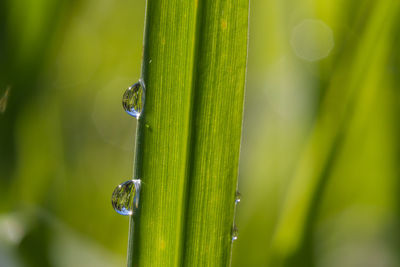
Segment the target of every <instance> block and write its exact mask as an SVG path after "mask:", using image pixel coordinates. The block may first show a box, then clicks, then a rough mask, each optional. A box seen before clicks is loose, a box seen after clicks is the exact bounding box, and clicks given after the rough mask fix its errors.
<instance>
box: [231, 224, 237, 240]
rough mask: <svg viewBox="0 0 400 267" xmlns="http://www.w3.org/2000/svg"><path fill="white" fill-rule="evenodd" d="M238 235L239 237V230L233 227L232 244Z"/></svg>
mask: <svg viewBox="0 0 400 267" xmlns="http://www.w3.org/2000/svg"><path fill="white" fill-rule="evenodd" d="M238 235H239V230H238V228H237V227H236V225H234V226H233V228H232V239H231V240H232V242H233V241H235V240H237V239H238Z"/></svg>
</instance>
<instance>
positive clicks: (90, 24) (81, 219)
mask: <svg viewBox="0 0 400 267" xmlns="http://www.w3.org/2000/svg"><path fill="white" fill-rule="evenodd" d="M144 9H145V3H144V1H138V0H120V1H109V0H81V1H78V0H73V1H72V0H58V1H54V0H35V1H34V0H2V1H0V266H2V267H3V266H6V267H8V266H10V267H14V266H18V267H19V266H44V267H45V266H63V267H64V266H65V267H69V266H71V267H72V266H89V267H90V266H93V267H94V266H96V267H97V266H125V257H126V246H127V233H128V218H125V217H122V216H119V215H117V214H116V213H115V212H114V211H113V209H112V207H111V204H110V197H111V193H112V191H113V189H114V187H115V185H117V184H118V183H120V182H122V181H125V180H127V179H129V178H130V177H131V172H132V159H133V146H134V142H133V141H134V140H133V137H134V129H135V126H136V125H135V121H134V119H132V118H130V117H129V116H128V115H126V114H125V113H124V112H123V110H122V107H121V96H122V93H123V91H124V89H125V88H126V87H127V86H129V85H131V84H132V83H134V82H135V81H137V79H138V78H139V75H140V64H141V53H142V36H143V21H144ZM249 36H250V40H249V57H248V75H247V89H246V100H245V116H244V125H243V126H244V128H243V138H242V147H241V159H240V175H239V188H240V191H241V193H242V201H241V203H240V204H239V207H238V210H237V225H238V228H239V239H238V240H237V241H236V242H235V243H234V248H233V261H232V265H233V266H234V267H239V266H268V267H275V266H296V267H312V266H318V267H335V266H340V267H358V266H360V267H361V266H362V267H369V266H371V267H376V266H379V267H392V266H400V253H399V251H400V232H399V226H400V218H399V216H400V205H399V204H400V194H399V189H400V184H399V182H398V181H399V176H400V164H399V159H400V140H399V138H398V136H399V133H400V127H399V126H400V123H399V109H400V92H399V89H400V53H399V48H400V3H399V2H398V1H396V0H380V1H375V0H350V1H349V0H321V1H315V0H314V1H311V0H303V1H294V0H254V1H252V2H251V13H250V35H249ZM232 41H234V40H232Z"/></svg>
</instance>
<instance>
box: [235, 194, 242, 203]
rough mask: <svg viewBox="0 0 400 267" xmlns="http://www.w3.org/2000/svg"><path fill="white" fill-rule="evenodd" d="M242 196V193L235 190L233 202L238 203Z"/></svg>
mask: <svg viewBox="0 0 400 267" xmlns="http://www.w3.org/2000/svg"><path fill="white" fill-rule="evenodd" d="M241 197H242V194H240V192H239V191H236V196H235V204H238V203H240V198H241Z"/></svg>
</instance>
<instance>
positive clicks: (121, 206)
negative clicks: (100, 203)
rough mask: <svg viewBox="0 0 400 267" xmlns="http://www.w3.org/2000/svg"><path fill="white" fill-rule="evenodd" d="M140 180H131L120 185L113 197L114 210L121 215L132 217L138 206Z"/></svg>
mask: <svg viewBox="0 0 400 267" xmlns="http://www.w3.org/2000/svg"><path fill="white" fill-rule="evenodd" d="M139 192H140V180H129V181H126V182H123V183H121V184H119V185H118V186H117V187H116V188H115V189H114V192H113V194H112V197H111V204H112V206H113V208H114V210H115V211H116V212H117V213H118V214H121V215H124V216H128V215H132V214H133V212H134V210H135V209H136V208H137V206H138V201H139Z"/></svg>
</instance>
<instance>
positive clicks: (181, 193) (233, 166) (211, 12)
mask: <svg viewBox="0 0 400 267" xmlns="http://www.w3.org/2000/svg"><path fill="white" fill-rule="evenodd" d="M247 17H248V1H247V0H230V1H223V0H218V1H203V2H201V3H198V2H196V1H179V0H171V1H162V0H149V1H147V11H146V22H145V24H146V26H145V27H146V28H145V37H144V56H143V70H142V78H143V80H144V83H145V85H146V106H145V111H144V114H143V118H141V120H140V121H139V125H138V131H137V148H136V160H135V167H134V169H135V171H134V176H135V178H141V179H142V181H143V184H142V190H141V196H140V211H139V212H138V213H136V214H135V215H133V216H132V217H131V223H130V238H129V247H128V266H179V265H182V264H183V263H184V264H185V265H186V266H194V265H198V264H205V265H210V266H225V265H228V264H229V258H230V246H231V237H230V235H231V227H232V222H233V215H234V200H235V190H236V183H237V168H238V158H239V147H240V136H241V123H242V110H243V92H244V83H245V70H246V54H247V27H248V25H247V24H248V23H247Z"/></svg>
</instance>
